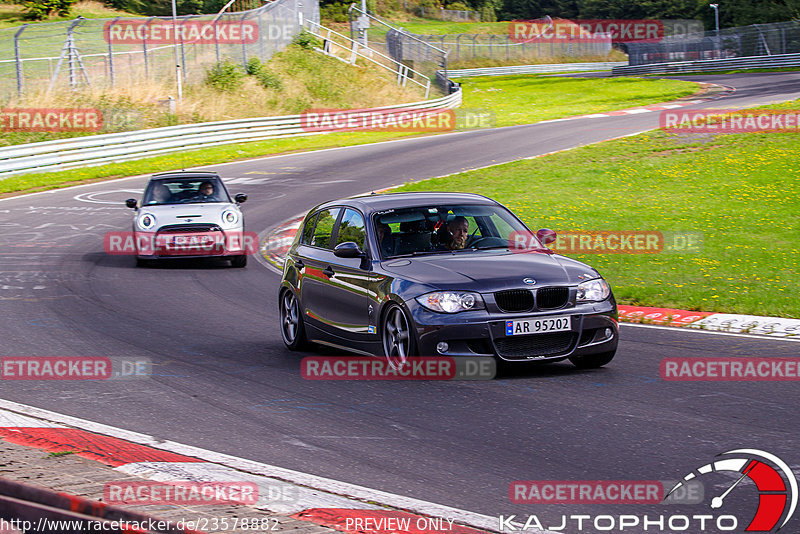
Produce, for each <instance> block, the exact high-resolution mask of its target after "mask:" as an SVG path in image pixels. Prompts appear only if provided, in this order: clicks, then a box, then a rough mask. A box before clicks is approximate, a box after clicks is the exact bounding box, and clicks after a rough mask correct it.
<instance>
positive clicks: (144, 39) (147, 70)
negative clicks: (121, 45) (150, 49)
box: [142, 17, 154, 79]
mask: <svg viewBox="0 0 800 534" xmlns="http://www.w3.org/2000/svg"><path fill="white" fill-rule="evenodd" d="M153 18H154V17H150V18H149V19H147V21H146V22H145V23H144V24H143V26H144V28H145V30H146V29H147V25H148V24H149V23H150V21H151V20H153ZM142 52H143V53H144V76H145V78H148V79H149V78H150V65H149V62H148V59H147V31H143V32H142Z"/></svg>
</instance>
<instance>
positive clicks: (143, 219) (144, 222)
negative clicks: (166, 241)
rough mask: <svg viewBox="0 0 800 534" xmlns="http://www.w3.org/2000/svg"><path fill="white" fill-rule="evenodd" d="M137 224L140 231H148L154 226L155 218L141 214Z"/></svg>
mask: <svg viewBox="0 0 800 534" xmlns="http://www.w3.org/2000/svg"><path fill="white" fill-rule="evenodd" d="M137 223H138V224H139V228H141V229H142V230H150V229H151V228H153V227H154V226H155V225H156V217H155V215H153V214H151V213H142V214H141V215H139V219H138V220H137Z"/></svg>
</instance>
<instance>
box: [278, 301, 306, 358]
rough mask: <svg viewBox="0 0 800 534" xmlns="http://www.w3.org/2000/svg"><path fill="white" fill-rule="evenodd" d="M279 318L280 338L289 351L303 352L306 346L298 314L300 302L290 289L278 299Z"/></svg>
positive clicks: (300, 315) (304, 334)
mask: <svg viewBox="0 0 800 534" xmlns="http://www.w3.org/2000/svg"><path fill="white" fill-rule="evenodd" d="M279 307H280V308H279V312H280V318H281V325H280V326H281V338H283V343H284V345H286V348H288V349H289V350H303V349H304V348H306V347H307V346H308V340H307V339H306V328H305V324H304V323H303V314H302V313H300V301H299V300H297V297H296V296H295V294H294V292H293V291H292V290H291V289H287V290H285V291H284V292H283V293H281V298H280V299H279Z"/></svg>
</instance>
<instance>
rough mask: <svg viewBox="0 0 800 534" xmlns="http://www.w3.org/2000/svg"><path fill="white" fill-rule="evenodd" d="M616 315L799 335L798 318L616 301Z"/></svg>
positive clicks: (738, 331)
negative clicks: (648, 305) (673, 307)
mask: <svg viewBox="0 0 800 534" xmlns="http://www.w3.org/2000/svg"><path fill="white" fill-rule="evenodd" d="M619 318H620V321H624V322H628V323H641V324H654V325H664V326H683V327H686V328H697V329H700V330H708V331H711V332H728V333H734V334H758V335H762V336H771V337H782V338H789V339H792V338H795V339H800V319H786V318H783V317H763V316H760V315H741V314H735V313H714V312H698V311H688V310H676V309H672V308H650V307H644V306H626V305H624V304H620V306H619Z"/></svg>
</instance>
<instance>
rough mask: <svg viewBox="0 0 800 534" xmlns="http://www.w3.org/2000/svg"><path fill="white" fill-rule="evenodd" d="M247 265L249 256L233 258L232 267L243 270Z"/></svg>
mask: <svg viewBox="0 0 800 534" xmlns="http://www.w3.org/2000/svg"><path fill="white" fill-rule="evenodd" d="M245 265H247V256H244V255H242V256H233V257H232V258H231V267H234V268H236V269H241V268H242V267H244V266H245Z"/></svg>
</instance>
